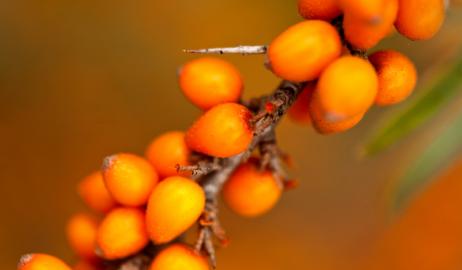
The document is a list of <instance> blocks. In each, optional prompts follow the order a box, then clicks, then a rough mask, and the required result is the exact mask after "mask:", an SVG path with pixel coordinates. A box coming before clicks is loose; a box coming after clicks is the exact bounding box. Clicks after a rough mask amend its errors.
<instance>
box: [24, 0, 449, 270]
mask: <svg viewBox="0 0 462 270" xmlns="http://www.w3.org/2000/svg"><path fill="white" fill-rule="evenodd" d="M298 7H299V13H300V14H301V15H302V16H303V17H304V18H305V19H306V20H304V21H302V22H300V23H297V24H295V25H293V26H291V27H289V28H288V29H287V30H285V31H284V32H282V33H281V34H280V35H278V36H277V37H276V38H275V39H274V40H273V41H272V42H271V43H270V45H268V46H237V47H229V48H211V49H200V50H186V52H189V53H196V54H226V53H238V54H244V55H245V54H266V56H267V63H266V67H267V68H268V69H269V70H271V71H272V72H273V73H274V74H275V75H276V76H278V77H280V78H281V79H282V82H281V83H280V85H279V86H278V87H277V88H276V90H275V91H273V92H272V93H270V94H268V95H266V96H263V97H260V98H254V99H251V100H248V101H245V100H243V99H242V98H241V97H242V90H243V87H244V83H243V79H242V76H241V74H240V73H239V71H238V70H237V69H236V68H235V67H234V66H233V65H232V64H231V63H229V62H227V61H224V60H222V59H220V58H215V57H200V58H197V59H195V60H192V61H190V62H188V63H186V64H185V65H184V66H183V67H182V68H181V69H180V72H179V85H180V88H181V90H182V91H183V93H184V95H185V96H186V97H187V98H188V99H189V100H190V101H191V103H193V104H194V105H196V106H197V107H198V108H200V109H202V110H203V111H204V113H203V114H202V115H201V116H200V117H199V118H198V119H197V120H196V121H195V122H194V123H193V124H192V125H191V127H190V128H189V129H188V130H187V131H186V132H183V131H170V132H167V133H164V134H162V135H160V136H158V137H157V138H155V139H154V140H153V142H152V143H151V144H150V145H149V146H148V147H147V150H146V153H145V156H144V157H142V156H139V155H136V154H131V153H119V154H115V155H111V156H108V157H106V158H105V159H104V161H103V164H102V166H101V170H99V171H96V172H94V173H92V174H91V175H89V176H88V177H86V178H84V179H83V180H82V181H81V182H80V183H79V186H78V193H79V195H80V196H81V198H82V199H83V201H84V202H85V203H86V204H87V205H88V207H89V208H90V209H92V210H93V211H94V212H95V213H97V215H95V216H94V215H90V214H86V213H79V214H76V215H74V216H73V217H71V219H70V221H69V223H68V226H67V236H68V240H69V243H70V245H71V247H72V249H73V250H74V251H75V253H76V254H77V255H78V257H79V258H80V259H81V261H80V262H79V263H78V264H77V265H76V266H75V267H74V269H77V270H96V269H119V270H142V269H143V270H144V269H149V270H180V269H191V270H206V269H209V268H210V267H212V268H215V267H216V257H215V246H216V244H221V245H226V244H227V243H228V238H227V236H226V234H225V231H224V229H223V227H222V226H221V223H220V220H219V217H218V198H219V196H220V195H222V198H223V200H224V202H225V203H226V204H227V205H228V206H229V208H230V209H231V210H233V211H234V212H235V213H237V214H239V215H241V216H245V217H256V216H259V215H262V214H264V213H266V212H268V211H269V210H270V209H272V208H273V207H274V206H275V204H276V203H277V202H278V200H279V198H280V196H281V194H282V191H284V190H287V189H290V188H292V187H294V186H296V184H297V182H296V181H294V180H291V179H290V177H289V176H288V175H287V173H286V170H285V169H286V167H289V166H290V159H289V158H288V157H287V155H285V154H284V153H282V152H281V150H280V149H279V148H278V146H277V141H276V134H275V128H276V126H277V124H278V123H279V121H280V120H281V119H282V117H283V116H284V115H286V114H287V115H288V116H289V117H290V118H291V119H293V120H294V121H296V122H298V123H302V124H308V125H312V126H313V127H314V128H315V130H316V131H318V132H319V133H321V134H332V133H338V132H342V131H345V130H348V129H350V128H352V127H354V126H355V125H357V124H358V123H359V122H360V121H361V119H362V118H363V117H364V115H365V114H366V112H367V111H368V110H369V109H370V108H371V106H373V105H374V104H375V105H378V106H387V105H393V104H396V103H399V102H401V101H403V100H405V99H406V98H407V97H408V96H409V95H410V94H411V93H412V91H413V89H414V87H415V85H416V81H417V72H416V69H415V67H414V65H413V63H412V62H411V61H410V60H409V59H408V58H407V57H406V56H405V55H403V54H401V53H399V52H397V51H394V50H383V51H378V52H375V53H372V54H368V52H367V50H368V49H370V48H372V47H374V46H375V45H376V44H377V43H378V42H379V41H380V40H382V39H383V38H385V37H386V36H387V35H389V34H390V33H391V32H393V26H394V27H395V28H396V29H397V30H398V31H399V32H400V33H401V34H403V35H404V36H406V37H408V38H409V39H412V40H423V39H428V38H431V37H432V36H433V35H434V34H436V32H437V31H438V29H439V28H440V26H441V24H442V22H443V19H444V14H445V8H446V7H445V2H444V1H443V0H354V1H352V0H348V1H347V0H323V1H319V0H299V3H298ZM416 14H418V15H416ZM194 224H197V227H198V237H197V241H196V242H195V243H194V244H193V245H186V244H184V243H182V242H183V241H182V239H183V237H182V236H183V235H184V234H185V233H186V231H187V230H188V229H189V228H191V227H192V226H193V225H194ZM39 269H49V270H69V269H71V268H70V267H69V266H67V265H66V264H65V263H64V262H62V261H61V260H59V259H57V258H55V257H53V256H50V255H46V254H28V255H25V256H23V257H22V258H21V260H20V263H19V265H18V270H39Z"/></svg>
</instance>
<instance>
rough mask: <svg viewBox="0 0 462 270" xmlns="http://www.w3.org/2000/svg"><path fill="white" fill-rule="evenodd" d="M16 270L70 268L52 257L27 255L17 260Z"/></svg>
mask: <svg viewBox="0 0 462 270" xmlns="http://www.w3.org/2000/svg"><path fill="white" fill-rule="evenodd" d="M18 270H71V268H70V267H69V266H68V265H67V264H65V263H64V262H63V261H62V260H61V259H58V258H56V257H54V256H50V255H47V254H27V255H24V256H22V257H21V259H19V263H18Z"/></svg>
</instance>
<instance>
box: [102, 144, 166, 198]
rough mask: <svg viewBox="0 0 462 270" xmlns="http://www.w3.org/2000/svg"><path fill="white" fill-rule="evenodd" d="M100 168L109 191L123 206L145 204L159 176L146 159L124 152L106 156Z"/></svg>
mask: <svg viewBox="0 0 462 270" xmlns="http://www.w3.org/2000/svg"><path fill="white" fill-rule="evenodd" d="M102 170H103V178H104V182H105V184H106V187H107V189H108V190H109V193H110V194H111V195H112V197H113V198H114V199H115V200H116V201H117V202H118V203H120V204H122V205H125V206H141V205H144V204H146V202H147V201H148V198H149V194H151V191H152V189H153V188H154V186H155V185H156V183H157V181H158V178H159V177H158V175H157V172H156V171H155V170H154V168H153V167H152V166H151V164H150V163H149V162H148V161H147V160H145V159H144V158H142V157H139V156H137V155H133V154H126V153H123V154H117V155H113V156H109V157H106V158H105V159H104V162H103V168H102Z"/></svg>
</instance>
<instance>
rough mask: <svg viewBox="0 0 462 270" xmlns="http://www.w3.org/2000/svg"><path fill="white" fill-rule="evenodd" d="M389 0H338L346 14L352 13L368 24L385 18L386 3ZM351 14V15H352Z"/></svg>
mask: <svg viewBox="0 0 462 270" xmlns="http://www.w3.org/2000/svg"><path fill="white" fill-rule="evenodd" d="M387 1H388V0H338V1H337V2H338V4H339V6H340V7H341V8H342V9H343V11H344V12H345V14H350V15H351V16H354V17H356V18H357V20H360V21H363V22H364V23H367V24H378V23H380V22H381V21H382V20H383V17H382V15H383V13H382V11H383V9H384V5H385V3H386V2H387ZM350 15H349V16H350Z"/></svg>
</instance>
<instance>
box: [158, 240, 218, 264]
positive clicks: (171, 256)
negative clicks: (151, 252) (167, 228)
mask: <svg viewBox="0 0 462 270" xmlns="http://www.w3.org/2000/svg"><path fill="white" fill-rule="evenodd" d="M185 269H188V270H209V269H210V268H209V264H208V261H207V259H206V258H205V257H203V256H201V255H200V254H197V253H196V252H195V251H194V250H193V249H192V248H190V247H188V246H185V245H182V244H173V245H171V246H169V247H167V248H165V249H164V250H162V251H161V252H160V253H159V254H157V256H156V257H155V258H154V260H153V261H152V263H151V266H150V267H149V270H185Z"/></svg>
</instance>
